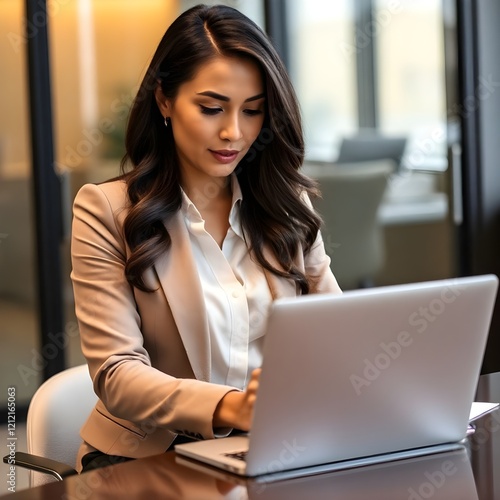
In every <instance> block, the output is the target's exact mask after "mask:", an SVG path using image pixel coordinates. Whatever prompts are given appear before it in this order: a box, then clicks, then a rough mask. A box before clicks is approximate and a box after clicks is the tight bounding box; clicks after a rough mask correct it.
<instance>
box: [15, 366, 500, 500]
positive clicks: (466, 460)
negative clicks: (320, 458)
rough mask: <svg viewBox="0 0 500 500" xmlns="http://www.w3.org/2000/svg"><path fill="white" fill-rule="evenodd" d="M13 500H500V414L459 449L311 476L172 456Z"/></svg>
mask: <svg viewBox="0 0 500 500" xmlns="http://www.w3.org/2000/svg"><path fill="white" fill-rule="evenodd" d="M477 399H478V400H482V401H500V373H499V374H494V375H488V376H483V377H481V381H480V385H479V390H478V397H477ZM5 498H9V499H12V500H42V499H46V500H58V499H61V500H77V499H78V500H87V499H90V500H93V499H99V500H104V499H112V498H119V499H156V498H161V499H182V498H185V499H195V500H211V499H230V500H235V499H238V500H243V499H262V500H267V499H283V500H294V499H297V500H298V499H300V500H303V499H311V500H321V499H329V500H330V499H337V498H339V499H342V500H349V499H352V500H359V499H363V498H369V499H371V500H374V499H375V500H376V499H380V500H396V499H397V500H401V499H408V500H423V499H426V500H427V499H433V500H436V499H439V500H443V499H448V500H460V499H463V500H500V411H496V412H494V413H493V414H491V415H489V416H486V417H483V418H482V419H481V420H479V421H478V423H477V430H476V433H475V434H474V435H473V436H472V437H470V438H469V440H468V442H467V443H466V446H464V447H463V448H462V449H460V450H457V451H453V452H447V453H441V454H436V455H429V456H426V457H420V458H414V459H408V460H401V461H397V462H388V463H384V464H378V465H372V466H367V467H361V468H357V469H347V470H343V471H338V472H333V473H327V474H321V475H316V476H311V477H303V478H297V479H290V480H283V481H275V482H258V481H255V480H244V479H241V478H237V477H236V476H233V475H231V474H225V473H223V472H219V471H216V470H215V469H211V468H208V467H204V466H201V465H199V464H195V463H193V462H189V461H186V460H184V461H182V459H179V457H177V456H176V455H175V453H165V454H163V455H159V456H156V457H150V458H147V459H141V460H135V461H131V462H127V463H124V464H120V465H116V466H113V467H109V468H106V469H100V470H96V471H92V472H88V473H86V474H82V475H80V476H74V477H71V478H68V479H66V480H65V481H62V482H58V483H51V484H47V485H45V486H40V487H38V488H33V489H30V490H25V491H20V492H17V493H13V494H9V495H6V496H5Z"/></svg>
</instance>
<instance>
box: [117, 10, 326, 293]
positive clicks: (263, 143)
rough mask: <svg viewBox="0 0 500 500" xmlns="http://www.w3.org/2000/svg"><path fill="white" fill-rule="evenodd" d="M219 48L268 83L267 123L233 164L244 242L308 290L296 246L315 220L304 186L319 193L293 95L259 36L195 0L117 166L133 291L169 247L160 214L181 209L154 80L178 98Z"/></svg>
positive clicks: (232, 15) (234, 15)
mask: <svg viewBox="0 0 500 500" xmlns="http://www.w3.org/2000/svg"><path fill="white" fill-rule="evenodd" d="M217 56H223V57H243V58H250V59H251V60H253V61H254V62H255V63H256V64H257V65H258V66H259V67H260V70H261V72H262V75H263V80H264V86H265V95H266V110H265V119H264V124H263V126H262V129H261V132H260V134H259V136H258V138H257V139H256V140H255V142H254V143H253V145H252V146H251V147H250V149H249V151H248V152H247V154H246V155H245V157H244V158H243V159H242V160H241V161H240V163H239V164H238V166H237V168H236V170H235V173H236V175H237V177H238V181H239V183H240V186H241V191H242V195H243V200H242V203H241V210H240V214H241V225H242V228H243V230H244V233H245V234H246V237H247V240H248V241H247V244H248V245H249V248H250V251H251V252H253V255H254V257H255V258H256V260H257V262H258V263H259V264H260V265H261V266H262V267H263V268H265V269H267V270H268V271H270V272H272V273H274V274H276V275H278V276H281V277H283V278H286V279H290V280H293V281H294V282H295V283H296V286H297V288H298V290H300V292H301V293H303V294H305V293H308V292H309V281H308V279H307V276H305V275H304V273H303V272H301V271H300V269H298V268H297V266H295V265H294V259H295V257H296V256H297V252H298V251H299V248H300V245H302V248H303V249H304V251H305V252H307V251H308V250H309V249H310V248H311V245H312V244H313V242H314V240H315V238H316V236H317V233H318V230H319V227H320V224H321V219H320V218H319V216H318V215H317V214H316V213H315V212H314V210H313V209H311V208H310V207H309V206H308V204H307V203H305V202H304V199H303V193H304V192H305V193H307V194H309V195H314V194H316V186H315V184H314V182H313V181H312V180H311V179H309V178H308V177H306V176H304V175H302V174H301V173H300V172H299V168H300V166H301V165H302V162H303V160H304V140H303V133H302V123H301V117H300V110H299V106H298V102H297V98H296V95H295V92H294V90H293V87H292V84H291V82H290V79H289V77H288V74H287V72H286V70H285V68H284V65H283V63H282V61H281V60H280V58H279V56H278V54H277V52H276V51H275V49H274V47H273V46H272V44H271V42H270V41H269V39H268V37H267V36H266V34H265V33H264V32H263V31H262V30H261V29H260V28H259V27H258V26H257V25H256V24H255V23H254V22H253V21H251V20H250V19H248V18H247V17H246V16H244V15H243V14H242V13H240V12H239V11H237V10H235V9H233V8H230V7H226V6H212V7H208V6H205V5H198V6H196V7H193V8H191V9H189V10H187V11H186V12H184V13H183V14H181V15H180V16H179V17H178V18H177V19H176V20H175V21H174V22H173V23H172V24H171V26H170V27H169V28H168V30H167V31H166V33H165V35H164V36H163V38H162V40H161V41H160V44H159V46H158V48H157V50H156V52H155V54H154V56H153V58H152V60H151V64H150V66H149V69H148V70H147V72H146V75H145V77H144V79H143V81H142V83H141V86H140V88H139V91H138V93H137V96H136V98H135V101H134V103H133V105H132V108H131V112H130V116H129V121H128V126H127V133H126V139H125V146H126V154H125V156H124V158H123V160H122V164H121V167H122V171H123V172H126V173H125V176H124V177H125V179H126V183H127V191H128V197H129V201H130V208H129V211H128V214H127V216H126V218H125V222H124V235H125V239H126V241H127V244H128V245H129V247H130V250H131V254H130V256H129V258H128V260H127V263H126V268H125V272H126V275H127V279H128V281H129V283H130V284H132V285H133V286H135V287H137V288H139V289H140V290H143V291H153V290H151V289H150V288H148V286H147V285H146V283H145V281H144V277H143V275H144V272H145V271H146V270H147V269H148V268H150V267H151V266H152V265H153V263H154V262H155V260H156V259H157V258H158V257H159V255H161V254H162V253H163V252H165V250H166V249H167V248H168V246H169V245H170V242H171V239H170V235H169V233H168V231H167V229H166V227H165V221H166V220H168V218H169V217H171V216H172V215H173V214H175V213H176V212H177V211H178V210H179V209H180V207H181V199H182V198H181V188H180V170H179V164H178V160H177V156H176V149H175V143H174V139H173V135H172V131H171V127H168V128H167V129H166V128H165V125H164V119H163V116H162V115H161V113H160V110H159V108H158V106H157V103H156V100H155V89H156V87H157V85H158V82H160V85H161V89H162V91H163V94H164V96H165V97H166V98H170V99H175V97H176V94H177V91H178V89H179V86H180V85H181V84H183V83H184V82H187V81H189V80H190V79H192V78H194V76H195V74H196V72H197V70H198V69H199V68H200V66H201V65H203V64H204V63H206V62H208V61H209V60H210V59H213V58H214V57H217ZM130 167H132V168H131V169H130ZM129 169H130V170H129ZM264 247H266V248H267V249H269V250H270V251H271V252H273V253H274V256H275V257H276V259H277V261H278V263H279V265H280V266H281V267H280V268H276V267H274V266H273V265H271V263H270V262H268V261H267V260H266V258H265V256H264V253H263V249H264Z"/></svg>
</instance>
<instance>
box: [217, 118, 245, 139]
mask: <svg viewBox="0 0 500 500" xmlns="http://www.w3.org/2000/svg"><path fill="white" fill-rule="evenodd" d="M220 137H221V139H224V140H227V141H231V142H234V141H237V140H239V139H241V138H242V137H243V132H242V130H241V125H240V120H239V118H238V117H237V116H228V117H227V120H226V121H225V122H224V124H223V127H222V129H221V131H220Z"/></svg>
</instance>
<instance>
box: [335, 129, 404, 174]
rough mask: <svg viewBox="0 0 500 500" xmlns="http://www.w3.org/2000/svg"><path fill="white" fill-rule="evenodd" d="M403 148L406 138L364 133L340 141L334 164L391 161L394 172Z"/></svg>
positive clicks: (399, 163)
mask: <svg viewBox="0 0 500 500" xmlns="http://www.w3.org/2000/svg"><path fill="white" fill-rule="evenodd" d="M405 148H406V137H388V136H383V135H380V134H378V133H376V132H369V131H365V132H361V133H359V134H358V135H354V136H352V137H344V138H343V139H342V142H341V143H340V150H339V155H338V158H337V160H336V161H335V163H354V162H365V161H372V160H392V161H393V162H394V164H395V167H396V170H399V169H400V167H401V159H402V158H403V155H404V153H405Z"/></svg>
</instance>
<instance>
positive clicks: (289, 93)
mask: <svg viewBox="0 0 500 500" xmlns="http://www.w3.org/2000/svg"><path fill="white" fill-rule="evenodd" d="M126 150H127V154H126V156H125V158H124V160H123V162H122V168H123V169H124V172H126V173H124V174H123V176H122V177H121V178H119V179H117V180H113V181H110V182H107V183H104V184H101V185H99V186H96V185H86V186H84V187H83V188H82V189H81V190H80V192H79V193H78V195H77V197H76V199H75V203H74V222H73V240H72V263H73V271H72V280H73V286H74V292H75V303H76V313H77V317H78V321H79V326H80V333H81V340H82V348H83V353H84V355H85V357H86V359H87V361H88V365H89V370H90V374H91V376H92V379H93V382H94V387H95V391H96V393H97V395H98V397H99V401H98V403H97V405H96V407H95V409H94V411H93V412H92V414H91V415H90V417H89V419H88V421H87V422H86V424H85V425H84V426H83V428H82V432H81V435H82V437H83V440H84V443H83V444H82V447H81V449H80V453H79V457H78V463H77V468H78V469H79V470H81V468H82V462H83V466H84V469H88V468H92V467H96V466H101V465H106V464H109V463H114V462H116V461H122V460H125V459H127V458H137V457H143V456H148V455H153V454H157V453H161V452H163V451H165V450H167V449H169V447H171V446H172V445H173V442H174V440H175V442H176V443H177V442H179V440H182V439H186V438H196V439H200V438H201V439H208V438H213V437H217V436H225V435H227V434H229V433H230V432H231V431H232V430H233V429H239V430H243V431H247V430H249V428H250V424H251V419H252V411H253V404H254V401H255V397H256V392H257V388H258V377H259V369H258V367H259V366H260V363H261V360H262V343H263V338H264V337H263V336H264V333H265V324H266V315H267V309H268V307H269V305H270V303H271V302H272V301H273V300H274V299H276V298H277V297H281V296H295V295H298V294H306V293H321V292H339V293H340V290H339V287H338V285H337V282H336V280H335V278H334V276H333V275H332V273H331V271H330V269H329V263H330V260H329V258H328V257H327V256H326V254H325V251H324V246H323V242H322V240H321V236H320V233H319V226H320V219H319V217H318V216H317V214H315V213H314V211H313V209H312V208H311V204H310V202H309V198H308V194H311V193H314V184H313V183H312V181H311V180H309V179H308V178H306V177H304V176H303V175H302V174H301V173H300V172H299V168H300V166H301V164H302V162H303V155H304V145H303V138H302V129H301V121H300V115H299V109H298V104H297V101H296V98H295V94H294V91H293V89H292V86H291V84H290V81H289V79H288V76H287V74H286V71H285V69H284V67H283V64H282V63H281V61H280V59H279V57H278V56H277V54H276V52H275V50H274V49H273V47H272V45H271V44H270V42H269V40H268V39H267V37H266V36H265V34H264V33H263V32H262V31H261V30H260V29H259V28H258V27H257V26H256V25H255V24H254V23H253V22H252V21H250V20H249V19H248V18H246V17H245V16H244V15H242V14H241V13H239V12H238V11H236V10H234V9H231V8H229V7H223V6H216V7H206V6H197V7H194V8H192V9H190V10H189V11H187V12H185V13H183V14H182V15H181V16H180V17H179V18H178V19H177V20H176V21H174V23H173V24H172V25H171V26H170V27H169V29H168V30H167V32H166V33H165V35H164V37H163V39H162V40H161V42H160V44H159V46H158V49H157V51H156V53H155V55H154V56H153V59H152V61H151V65H150V67H149V69H148V71H147V73H146V76H145V77H144V80H143V82H142V84H141V87H140V89H139V92H138V94H137V97H136V99H135V101H134V104H133V106H132V110H131V114H130V117H129V123H128V129H127V136H126ZM284 347H285V346H284Z"/></svg>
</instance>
